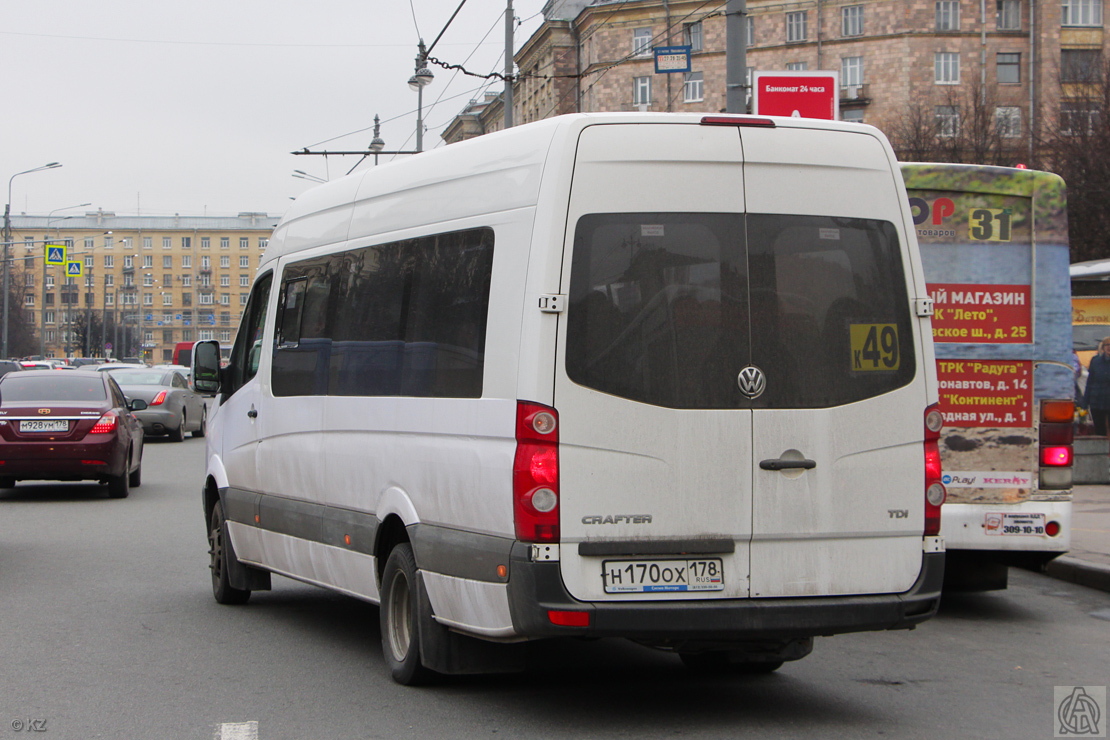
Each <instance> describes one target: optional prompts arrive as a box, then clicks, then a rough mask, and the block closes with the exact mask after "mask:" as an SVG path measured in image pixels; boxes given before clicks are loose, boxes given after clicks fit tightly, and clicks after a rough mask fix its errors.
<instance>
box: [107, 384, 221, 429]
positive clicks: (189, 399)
mask: <svg viewBox="0 0 1110 740" xmlns="http://www.w3.org/2000/svg"><path fill="white" fill-rule="evenodd" d="M102 374H103V375H110V376H111V377H112V378H113V379H115V381H116V382H117V383H119V385H120V388H122V389H123V393H124V395H125V396H127V397H128V398H131V399H135V400H138V399H142V400H143V401H146V403H147V407H146V408H145V409H143V410H141V411H136V412H135V416H136V417H137V418H138V419H139V421H141V422H142V424H143V431H144V432H145V433H146V434H147V435H148V436H158V435H163V434H168V435H169V437H170V439H171V440H173V441H174V442H181V441H182V440H184V439H185V433H186V432H192V433H193V436H194V437H203V436H204V433H205V429H206V428H207V426H208V409H207V407H206V406H205V405H204V399H203V398H201V397H200V396H198V395H197V394H196V393H194V392H193V389H192V388H190V387H189V383H188V381H187V380H186V379H185V376H184V375H183V374H182V373H181V372H180V371H178V370H162V369H146V368H131V367H120V368H118V369H115V371H114V372H106V373H102Z"/></svg>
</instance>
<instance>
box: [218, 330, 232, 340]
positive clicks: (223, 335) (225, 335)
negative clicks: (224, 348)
mask: <svg viewBox="0 0 1110 740" xmlns="http://www.w3.org/2000/svg"><path fill="white" fill-rule="evenodd" d="M220 341H221V342H230V341H231V330H230V329H224V330H223V331H221V332H220Z"/></svg>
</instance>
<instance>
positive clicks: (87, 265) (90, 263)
mask: <svg viewBox="0 0 1110 740" xmlns="http://www.w3.org/2000/svg"><path fill="white" fill-rule="evenodd" d="M85 269H86V270H91V269H93V257H92V255H89V256H88V257H86V258H85Z"/></svg>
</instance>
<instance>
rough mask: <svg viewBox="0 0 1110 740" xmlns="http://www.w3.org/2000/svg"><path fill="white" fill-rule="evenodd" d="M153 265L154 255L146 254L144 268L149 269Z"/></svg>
mask: <svg viewBox="0 0 1110 740" xmlns="http://www.w3.org/2000/svg"><path fill="white" fill-rule="evenodd" d="M152 267H154V255H151V254H144V255H143V269H144V270H149V269H150V268H152Z"/></svg>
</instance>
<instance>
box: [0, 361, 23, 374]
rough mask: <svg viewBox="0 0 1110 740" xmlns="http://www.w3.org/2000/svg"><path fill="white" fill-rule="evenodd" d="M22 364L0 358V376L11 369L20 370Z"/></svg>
mask: <svg viewBox="0 0 1110 740" xmlns="http://www.w3.org/2000/svg"><path fill="white" fill-rule="evenodd" d="M22 369H23V364H22V363H20V362H17V361H15V360H0V377H3V376H5V375H7V374H8V373H10V372H12V371H13V370H22Z"/></svg>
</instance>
